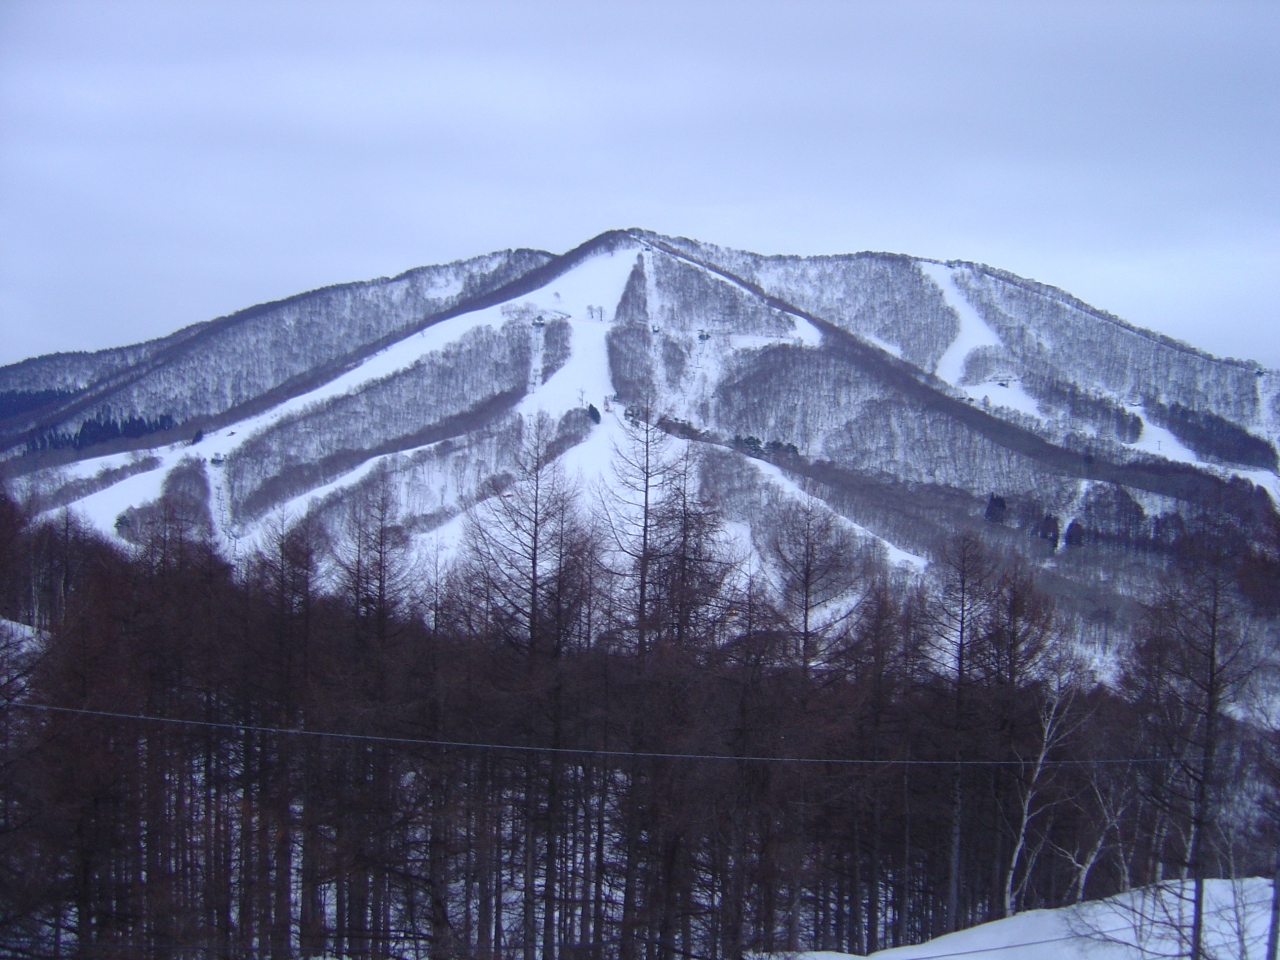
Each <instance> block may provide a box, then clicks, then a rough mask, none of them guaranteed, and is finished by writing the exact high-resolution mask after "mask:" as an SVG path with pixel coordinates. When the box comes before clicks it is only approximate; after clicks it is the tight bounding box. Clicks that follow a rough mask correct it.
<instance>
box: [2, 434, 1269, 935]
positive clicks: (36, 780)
mask: <svg viewBox="0 0 1280 960" xmlns="http://www.w3.org/2000/svg"><path fill="white" fill-rule="evenodd" d="M694 448H695V445H688V446H678V445H676V444H675V443H674V442H673V441H671V440H670V439H669V438H668V437H667V436H666V435H665V434H664V433H662V432H661V431H660V430H658V429H657V428H656V427H654V426H652V425H650V424H649V423H648V422H647V421H646V419H645V418H643V417H636V418H635V419H634V420H633V422H632V423H631V425H630V428H629V433H628V441H627V443H626V444H625V445H624V446H622V447H620V448H619V449H618V450H617V454H616V458H615V460H616V477H615V478H614V479H615V481H616V482H614V483H613V484H611V485H610V486H609V488H608V492H607V493H606V492H604V491H589V490H588V491H584V490H582V489H579V488H576V487H575V486H574V485H573V484H572V483H570V482H569V480H568V479H567V478H566V476H565V475H564V473H563V471H562V469H561V468H560V466H559V464H558V463H557V460H556V456H555V455H556V453H557V450H558V446H557V443H556V432H555V429H554V427H553V425H552V424H551V423H550V421H548V420H545V419H541V418H540V419H538V420H537V421H535V422H531V423H530V424H529V425H528V427H527V430H526V436H525V440H524V443H523V446H522V449H521V452H520V455H519V457H517V458H516V463H515V465H514V466H513V468H512V470H511V473H510V474H509V477H508V482H507V483H506V484H505V485H503V486H502V488H501V489H500V490H497V491H496V492H494V494H493V495H492V496H490V497H489V498H488V499H487V500H486V501H484V503H483V504H481V505H480V507H479V508H478V509H477V510H476V511H475V513H474V515H473V517H472V519H471V520H469V521H468V524H467V528H466V532H465V535H464V537H463V542H462V546H461V547H460V549H459V550H458V551H457V553H456V554H452V555H450V556H448V557H444V556H440V557H433V556H431V555H430V551H424V550H422V549H421V548H420V547H419V548H418V549H416V550H415V549H411V544H410V541H409V538H408V536H407V534H406V533H405V531H404V530H403V529H402V528H401V527H400V526H399V524H398V523H397V517H398V507H397V503H396V491H395V489H394V485H393V483H392V482H391V479H390V477H389V476H386V475H384V476H383V477H382V479H381V481H380V482H374V483H371V484H369V485H367V486H366V487H365V488H363V490H362V492H361V493H360V495H359V496H358V497H355V498H353V500H352V502H351V505H350V509H349V512H348V516H347V521H346V523H345V526H344V528H343V529H342V530H339V531H328V530H325V529H323V528H322V527H321V525H320V524H319V523H318V522H317V521H316V520H315V519H314V518H308V517H303V518H301V519H298V520H297V521H295V522H293V523H290V524H280V525H277V526H275V527H274V528H271V529H269V530H268V531H267V533H266V534H265V535H264V536H263V537H262V539H261V541H260V542H259V544H258V546H257V547H256V548H255V549H254V550H253V551H252V552H251V553H250V554H249V555H247V556H240V557H237V558H234V559H229V558H228V557H226V556H224V555H223V554H222V553H220V552H219V550H218V549H216V548H215V545H214V544H213V543H211V541H210V538H209V532H208V529H207V526H206V525H204V524H203V523H202V522H201V519H200V517H199V516H193V514H197V513H198V511H194V510H193V509H192V508H191V507H190V505H189V504H187V503H186V502H185V501H184V500H183V499H182V498H180V497H172V498H168V499H164V498H162V500H161V501H159V502H158V503H157V504H156V505H155V507H154V509H149V510H148V511H145V512H140V514H139V520H138V524H137V525H138V526H139V529H136V530H133V531H132V533H133V538H134V540H135V541H136V544H137V545H136V547H131V548H128V549H125V548H123V547H122V546H120V545H119V544H118V543H110V542H107V541H105V540H104V539H102V538H100V537H99V536H96V535H94V534H93V533H91V532H89V531H88V530H87V529H86V528H85V527H83V526H81V525H80V524H78V523H77V522H76V520H75V519H74V517H73V516H71V515H69V514H62V515H59V516H57V517H55V518H52V519H49V518H45V519H40V518H33V517H31V516H29V515H27V513H26V512H24V510H23V509H22V507H21V505H20V504H18V503H16V502H14V501H13V500H12V499H10V498H3V499H0V557H2V558H3V559H0V564H2V566H0V615H3V617H4V618H6V619H7V620H9V621H12V622H13V623H12V625H10V626H7V627H2V628H0V629H3V630H4V631H5V632H4V633H3V634H0V639H4V641H5V642H4V644H3V649H2V651H0V653H2V657H0V660H2V662H0V698H2V699H0V944H3V946H4V950H5V952H6V953H7V954H9V955H13V956H33V957H37V956H38V957H84V958H94V960H97V958H104V960H105V958H115V957H148V958H149V957H155V958H170V957H176V956H182V957H206V956H216V957H270V958H294V957H306V958H310V957H322V956H323V957H358V958H386V957H432V958H436V957H441V958H444V957H454V956H481V957H491V958H507V960H517V958H518V960H535V958H541V960H557V958H561V960H575V958H584V960H585V958H591V960H604V958H618V960H674V958H677V957H679V958H699V960H700V958H716V960H720V958H724V960H737V958H739V957H741V956H743V955H744V954H745V953H748V952H753V951H764V952H770V951H787V950H797V949H826V950H842V951H848V952H852V953H869V952H873V951H875V950H877V949H883V948H885V947H889V946H895V945H901V944H907V943H914V942H919V941H921V940H924V939H927V938H929V937H931V936H935V935H937V934H940V933H943V932H946V931H949V930H954V929H958V928H961V927H965V926H969V925H972V924H975V923H979V922H982V921H985V920H989V919H993V918H997V917H1001V916H1007V915H1011V914H1013V913H1016V912H1018V911H1020V910H1024V909H1029V908H1034V907H1042V906H1058V905H1062V904H1066V903H1072V902H1076V901H1079V900H1082V899H1085V898H1092V897H1098V896H1105V895H1109V894H1112V893H1115V892H1118V891H1123V890H1127V889H1130V888H1131V887H1136V886H1139V885H1144V884H1148V883H1153V882H1159V881H1162V880H1166V879H1170V878H1182V879H1187V880H1190V881H1193V884H1192V886H1193V889H1195V890H1198V891H1201V893H1200V894H1199V895H1197V897H1196V900H1195V903H1196V905H1197V910H1196V911H1195V916H1196V923H1201V924H1202V923H1203V916H1202V911H1200V910H1199V904H1201V903H1202V902H1203V896H1202V890H1203V881H1204V880H1205V879H1206V878H1210V877H1217V876H1243V875H1250V874H1257V873H1267V874H1269V873H1271V872H1272V871H1273V869H1274V866H1275V863H1274V858H1273V855H1272V851H1273V850H1274V849H1275V848H1276V827H1277V809H1276V802H1275V798H1276V796H1277V793H1276V788H1277V785H1278V783H1280V778H1278V777H1277V771H1276V767H1275V759H1274V757H1275V747H1276V734H1275V732H1274V731H1273V730H1269V729H1268V728H1267V727H1266V725H1265V723H1261V722H1259V721H1257V720H1256V719H1250V713H1249V710H1250V705H1251V704H1252V703H1253V701H1252V700H1251V697H1253V696H1254V695H1255V694H1257V693H1258V692H1259V691H1262V690H1265V689H1267V682H1268V680H1269V677H1270V674H1269V673H1268V670H1269V669H1270V668H1271V667H1270V661H1269V656H1270V653H1271V648H1270V645H1269V642H1270V638H1271V637H1272V636H1273V624H1272V621H1270V620H1268V619H1267V616H1266V611H1265V610H1260V609H1259V608H1258V606H1257V604H1254V603H1250V602H1249V601H1248V600H1247V599H1246V598H1245V594H1244V593H1242V591H1241V583H1242V581H1243V580H1244V579H1245V578H1246V577H1248V578H1253V581H1257V580H1258V578H1263V579H1266V578H1267V577H1270V578H1272V580H1271V582H1274V578H1275V575H1276V574H1275V564H1276V561H1277V547H1280V539H1277V538H1276V532H1277V531H1275V530H1270V531H1263V532H1261V533H1257V535H1256V536H1255V537H1254V538H1253V539H1252V540H1251V541H1247V540H1242V539H1241V537H1240V535H1239V534H1238V532H1235V531H1232V530H1228V529H1225V528H1221V527H1220V526H1215V525H1214V524H1213V522H1212V518H1211V517H1207V518H1205V519H1204V521H1203V522H1200V523H1198V524H1193V525H1191V527H1190V529H1192V531H1193V533H1192V534H1191V535H1189V536H1188V537H1187V538H1186V539H1185V542H1183V543H1182V544H1181V545H1180V547H1179V552H1178V553H1177V555H1176V556H1175V557H1174V558H1173V559H1172V560H1171V562H1170V564H1169V569H1168V571H1167V573H1166V574H1165V575H1164V577H1163V578H1162V579H1161V580H1160V581H1159V582H1158V583H1156V584H1154V585H1152V586H1151V588H1150V590H1149V591H1148V595H1147V596H1145V597H1144V599H1145V600H1146V603H1145V606H1144V610H1145V613H1144V614H1143V615H1142V617H1141V618H1140V619H1139V621H1138V622H1137V623H1136V624H1135V626H1134V628H1133V631H1132V636H1131V637H1130V638H1129V641H1128V644H1127V648H1126V651H1125V653H1124V656H1123V657H1122V658H1121V659H1120V661H1119V664H1118V665H1117V666H1115V668H1114V670H1112V671H1111V672H1110V674H1109V675H1105V676H1102V675H1100V670H1099V667H1098V665H1097V664H1091V663H1089V662H1087V660H1086V659H1085V658H1084V656H1083V654H1082V651H1081V648H1080V646H1079V644H1078V643H1077V642H1076V640H1075V636H1074V633H1073V625H1072V623H1071V622H1070V621H1069V620H1068V619H1067V618H1065V617H1064V616H1063V615H1062V614H1061V613H1060V612H1059V611H1058V610H1057V609H1056V607H1055V604H1054V602H1053V600H1052V599H1051V598H1050V597H1049V596H1048V595H1046V594H1045V593H1044V592H1043V591H1042V590H1041V589H1040V587H1039V586H1038V585H1037V581H1036V573H1035V569H1034V568H1033V567H1032V566H1030V565H1029V564H1028V563H1027V562H1026V561H1024V560H1022V559H1021V558H1019V557H1017V556H1006V555H996V554H993V553H992V552H991V550H990V549H989V548H988V547H986V546H984V544H983V541H982V540H981V539H980V538H979V537H978V536H976V535H974V534H972V533H961V534H957V535H956V536H954V537H953V538H951V539H950V540H948V541H947V542H946V543H944V544H942V545H940V546H939V549H938V552H937V556H936V559H935V562H934V564H933V565H932V567H931V573H930V574H929V575H928V576H908V575H906V574H904V573H902V572H901V571H898V572H895V571H894V570H892V569H890V568H889V567H887V566H886V565H885V564H884V563H883V562H882V561H880V560H878V559H877V557H876V555H875V554H874V552H873V551H868V550H867V549H865V545H860V543H859V541H858V540H857V539H856V538H855V537H854V536H853V535H852V534H851V533H850V532H849V529H848V528H847V526H846V525H845V524H844V523H843V521H841V520H840V519H839V518H838V517H835V516H834V515H833V514H831V513H830V512H829V511H828V510H827V508H826V507H825V506H824V505H823V504H822V503H821V501H819V500H818V499H816V498H811V497H800V498H797V499H796V500H795V501H794V502H793V503H790V504H788V505H785V506H784V507H781V508H779V510H778V512H777V514H776V517H775V519H774V522H773V523H771V525H770V526H771V529H770V530H769V532H768V533H767V534H765V535H763V536H761V537H760V538H759V542H758V544H757V546H758V550H757V551H755V552H753V553H750V554H748V553H747V552H746V551H744V550H742V549H741V548H739V547H735V545H734V544H735V539H734V537H732V536H731V535H730V533H731V531H729V530H727V529H726V526H725V523H724V521H723V519H722V518H721V517H720V515H719V512H718V511H717V509H716V505H715V504H714V503H713V502H710V501H709V500H708V499H707V498H706V497H704V496H703V493H702V484H701V482H700V473H699V470H700V465H699V462H698V458H697V456H696V451H695V449H694ZM1257 593H1258V591H1257V590H1256V589H1254V590H1253V591H1252V595H1257ZM21 625H26V627H29V628H30V629H24V628H23V627H22V626H21ZM1192 935H1193V936H1194V931H1193V932H1192Z"/></svg>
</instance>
